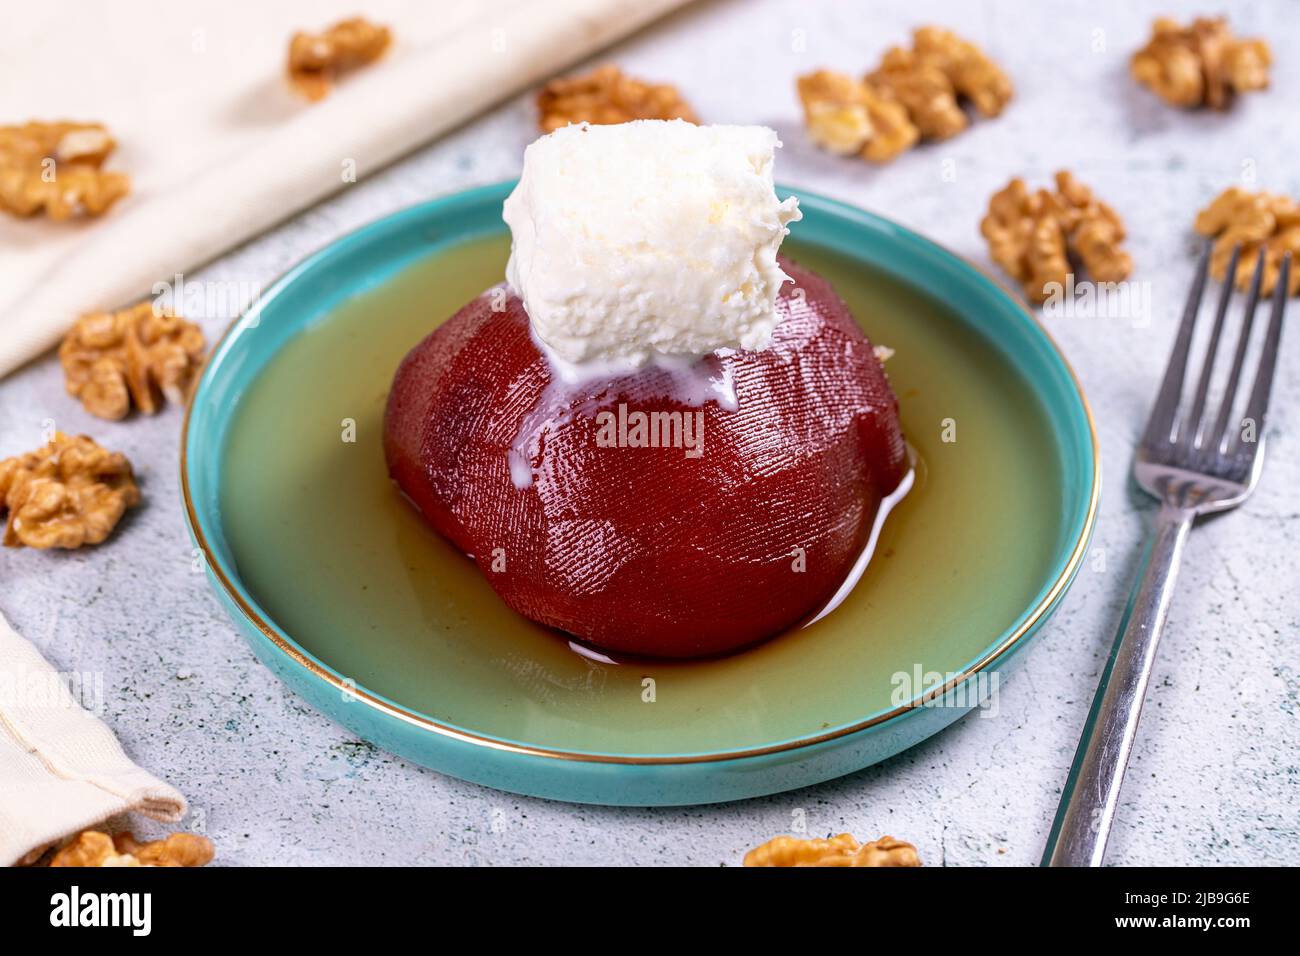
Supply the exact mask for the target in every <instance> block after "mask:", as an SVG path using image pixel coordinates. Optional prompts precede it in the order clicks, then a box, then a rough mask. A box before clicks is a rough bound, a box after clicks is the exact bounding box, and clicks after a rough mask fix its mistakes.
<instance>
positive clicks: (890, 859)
mask: <svg viewBox="0 0 1300 956" xmlns="http://www.w3.org/2000/svg"><path fill="white" fill-rule="evenodd" d="M920 865H921V858H920V857H919V856H918V855H917V852H916V847H914V846H912V844H910V843H904V842H903V841H902V840H895V839H894V838H893V837H891V836H882V837H881V838H880V839H879V840H873V841H872V842H870V843H864V844H859V843H858V841H857V840H855V839H854V838H853V837H852V836H851V835H850V834H848V833H841V834H840V835H839V836H836V837H830V838H828V839H815V840H801V839H799V838H798V837H789V836H780V837H777V838H776V839H774V840H768V841H767V842H766V843H764V844H763V845H762V846H759V847H755V848H754V849H752V850H750V851H749V852H748V853H746V854H745V866H920Z"/></svg>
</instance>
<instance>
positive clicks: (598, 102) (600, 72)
mask: <svg viewBox="0 0 1300 956" xmlns="http://www.w3.org/2000/svg"><path fill="white" fill-rule="evenodd" d="M537 110H538V117H539V118H538V124H539V125H540V126H541V128H542V132H544V133H550V132H552V131H554V130H557V129H560V128H561V127H564V126H568V125H569V124H571V123H591V124H592V125H593V126H609V125H613V124H616V123H627V122H629V121H631V120H639V119H657V120H670V119H680V120H685V121H686V122H688V123H698V122H699V118H698V117H697V116H696V115H695V111H694V110H693V109H691V107H690V104H688V103H687V102H686V101H685V100H684V99H682V97H681V94H680V93H678V92H677V87H675V86H672V85H670V84H668V83H646V82H644V81H642V80H638V79H635V78H633V77H630V76H628V75H627V74H626V73H624V72H623V71H622V70H620V69H619V68H618V67H616V66H613V65H611V64H607V65H605V66H601V67H597V68H596V69H595V70H593V71H591V72H590V73H587V74H584V75H582V76H568V77H560V78H558V79H554V80H551V82H549V83H547V84H546V85H545V86H544V87H542V90H541V92H540V93H538V94H537Z"/></svg>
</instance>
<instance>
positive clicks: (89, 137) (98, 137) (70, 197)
mask: <svg viewBox="0 0 1300 956" xmlns="http://www.w3.org/2000/svg"><path fill="white" fill-rule="evenodd" d="M116 146H117V143H116V142H115V141H114V140H113V137H112V136H110V135H109V134H108V130H106V129H105V128H104V127H103V126H101V125H100V124H98V123H40V122H30V123H25V124H23V125H22V126H0V210H3V211H4V212H8V213H11V214H12V215H15V216H23V217H26V216H34V215H36V214H37V213H40V212H42V211H44V212H45V214H46V215H47V216H49V217H50V218H51V219H55V220H64V219H71V218H72V217H74V216H78V215H86V216H99V215H101V214H103V213H105V212H107V211H108V209H109V207H110V206H112V205H113V203H115V202H117V201H118V200H119V199H121V198H122V197H123V196H125V195H126V194H127V193H128V192H129V191H130V188H131V180H130V178H129V177H127V176H126V175H125V174H124V173H117V172H112V171H105V170H104V169H102V168H101V167H102V166H103V164H104V161H105V160H106V159H107V158H108V156H109V154H110V153H112V152H113V150H114V149H115V148H116Z"/></svg>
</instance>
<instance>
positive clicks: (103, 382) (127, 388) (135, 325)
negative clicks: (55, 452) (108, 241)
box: [59, 302, 204, 420]
mask: <svg viewBox="0 0 1300 956" xmlns="http://www.w3.org/2000/svg"><path fill="white" fill-rule="evenodd" d="M203 349H204V341H203V331H202V330H201V329H200V328H199V327H198V326H197V325H195V324H194V323H193V322H187V321H185V320H184V319H181V318H178V317H177V316H175V315H173V314H171V313H170V312H159V311H157V310H156V309H155V308H154V306H153V303H151V302H141V303H139V304H138V305H135V306H132V307H131V308H129V309H123V310H122V311H120V312H94V313H91V314H90V315H85V316H82V317H81V318H80V319H79V320H78V321H77V324H76V325H74V326H73V327H72V329H71V330H70V331H69V332H68V334H67V336H66V337H65V338H64V340H63V344H62V345H61V346H59V361H60V362H61V363H62V364H63V373H64V379H65V382H64V384H65V386H66V388H67V390H68V394H69V395H73V396H75V397H76V398H79V399H80V400H81V404H82V405H84V406H85V408H86V411H88V412H90V413H91V414H92V415H96V416H98V417H99V418H107V419H109V420H117V419H120V418H125V417H126V415H127V413H128V412H129V411H130V410H131V406H132V405H134V406H135V407H136V408H138V409H140V410H141V411H142V412H144V413H145V414H148V415H152V414H153V413H154V412H156V411H157V410H158V407H159V397H160V396H161V397H162V398H164V399H166V400H167V401H171V402H176V403H180V402H183V401H184V400H185V390H186V389H187V388H188V387H189V383H190V380H191V379H192V378H193V377H194V373H195V371H196V370H197V369H198V367H199V363H200V361H201V360H202V358H203Z"/></svg>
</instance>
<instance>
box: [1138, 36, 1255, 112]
mask: <svg viewBox="0 0 1300 956" xmlns="http://www.w3.org/2000/svg"><path fill="white" fill-rule="evenodd" d="M1271 63H1272V53H1271V52H1270V50H1269V47H1268V44H1267V43H1266V42H1265V41H1263V40H1243V39H1239V38H1237V37H1235V36H1233V35H1232V31H1231V29H1229V27H1228V21H1227V20H1226V19H1224V18H1223V17H1212V18H1211V17H1198V18H1197V19H1195V20H1193V21H1192V23H1191V25H1190V26H1188V27H1182V26H1180V25H1179V24H1178V22H1177V21H1176V20H1171V19H1169V18H1168V17H1161V18H1160V19H1158V20H1156V21H1155V23H1153V24H1152V26H1151V39H1150V40H1148V41H1147V45H1146V46H1144V47H1143V48H1142V49H1141V50H1138V52H1137V53H1135V54H1133V59H1132V61H1131V63H1130V70H1131V71H1132V73H1133V78H1134V79H1135V80H1137V81H1138V82H1139V83H1141V84H1142V85H1143V86H1146V87H1148V88H1150V89H1151V91H1152V92H1153V93H1155V94H1156V95H1157V96H1159V97H1160V98H1161V99H1162V100H1164V101H1165V102H1166V103H1169V104H1170V105H1171V106H1184V107H1197V106H1209V107H1212V108H1213V109H1219V110H1221V109H1225V108H1227V107H1228V106H1229V105H1230V104H1231V103H1232V100H1233V99H1234V97H1235V96H1236V95H1237V94H1238V93H1244V92H1246V91H1248V90H1262V89H1264V88H1265V87H1267V86H1268V68H1269V65H1270V64H1271Z"/></svg>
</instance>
